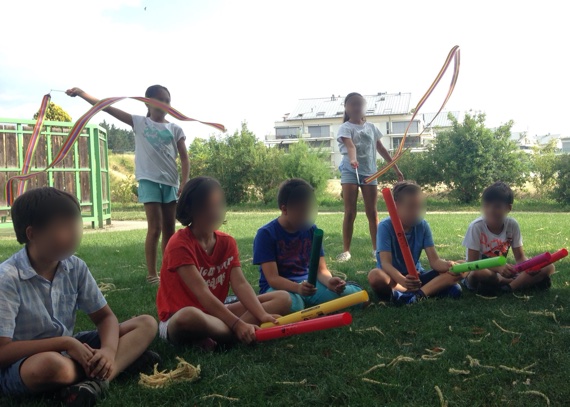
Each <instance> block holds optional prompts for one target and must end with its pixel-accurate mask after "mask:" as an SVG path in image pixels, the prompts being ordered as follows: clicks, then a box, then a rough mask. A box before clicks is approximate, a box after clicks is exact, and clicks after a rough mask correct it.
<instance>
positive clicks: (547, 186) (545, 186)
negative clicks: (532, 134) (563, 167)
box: [530, 140, 558, 195]
mask: <svg viewBox="0 0 570 407" xmlns="http://www.w3.org/2000/svg"><path fill="white" fill-rule="evenodd" d="M557 141H558V140H550V142H549V143H548V144H546V145H545V146H540V147H539V146H537V147H534V148H533V153H534V154H532V156H531V157H530V160H531V164H530V165H531V169H532V177H531V182H532V185H533V186H534V188H535V189H536V192H537V193H538V194H540V195H546V194H548V193H550V192H552V190H553V188H554V186H555V185H556V177H555V175H556V165H557V158H556V152H557V151H558V147H557Z"/></svg>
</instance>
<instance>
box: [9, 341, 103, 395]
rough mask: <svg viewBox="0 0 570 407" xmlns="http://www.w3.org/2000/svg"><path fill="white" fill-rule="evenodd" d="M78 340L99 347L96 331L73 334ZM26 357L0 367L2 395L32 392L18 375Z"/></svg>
mask: <svg viewBox="0 0 570 407" xmlns="http://www.w3.org/2000/svg"><path fill="white" fill-rule="evenodd" d="M74 338H75V339H77V340H78V341H79V342H82V343H86V344H87V345H89V346H91V347H92V348H93V349H99V348H101V340H100V339H99V334H98V333H97V331H84V332H79V333H78V334H76V335H74ZM26 359H27V358H22V359H20V360H18V361H17V362H14V363H13V364H11V365H10V366H8V367H6V368H3V369H0V394H2V395H4V396H23V395H26V394H32V392H31V391H30V390H29V389H28V388H27V387H26V385H25V384H24V382H23V381H22V377H21V376H20V367H21V366H22V363H24V362H25V361H26Z"/></svg>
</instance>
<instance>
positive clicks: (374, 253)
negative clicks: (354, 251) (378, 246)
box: [372, 250, 377, 260]
mask: <svg viewBox="0 0 570 407" xmlns="http://www.w3.org/2000/svg"><path fill="white" fill-rule="evenodd" d="M372 258H373V259H374V260H377V259H376V250H372Z"/></svg>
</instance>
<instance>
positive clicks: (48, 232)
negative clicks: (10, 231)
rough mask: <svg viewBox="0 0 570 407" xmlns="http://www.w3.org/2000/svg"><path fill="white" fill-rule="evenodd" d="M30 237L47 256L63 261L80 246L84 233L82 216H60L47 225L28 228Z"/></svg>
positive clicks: (32, 242) (31, 241)
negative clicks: (36, 228) (38, 227)
mask: <svg viewBox="0 0 570 407" xmlns="http://www.w3.org/2000/svg"><path fill="white" fill-rule="evenodd" d="M27 234H28V239H29V240H30V243H31V244H33V245H34V246H35V247H36V249H38V251H40V252H41V253H42V255H43V256H44V257H46V258H49V259H51V260H54V261H56V260H57V261H61V260H64V259H66V258H68V257H69V256H71V255H72V254H73V253H75V251H76V250H77V247H79V243H80V242H81V236H82V234H83V229H82V224H81V218H58V219H54V220H53V221H51V222H50V223H49V224H48V225H47V226H46V227H44V228H42V229H40V230H34V229H33V228H32V227H29V228H28V230H27Z"/></svg>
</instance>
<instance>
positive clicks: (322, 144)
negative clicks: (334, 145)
mask: <svg viewBox="0 0 570 407" xmlns="http://www.w3.org/2000/svg"><path fill="white" fill-rule="evenodd" d="M307 144H308V145H309V147H311V148H314V149H316V150H320V151H332V150H331V142H330V141H329V140H317V141H312V140H311V141H308V142H307Z"/></svg>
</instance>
